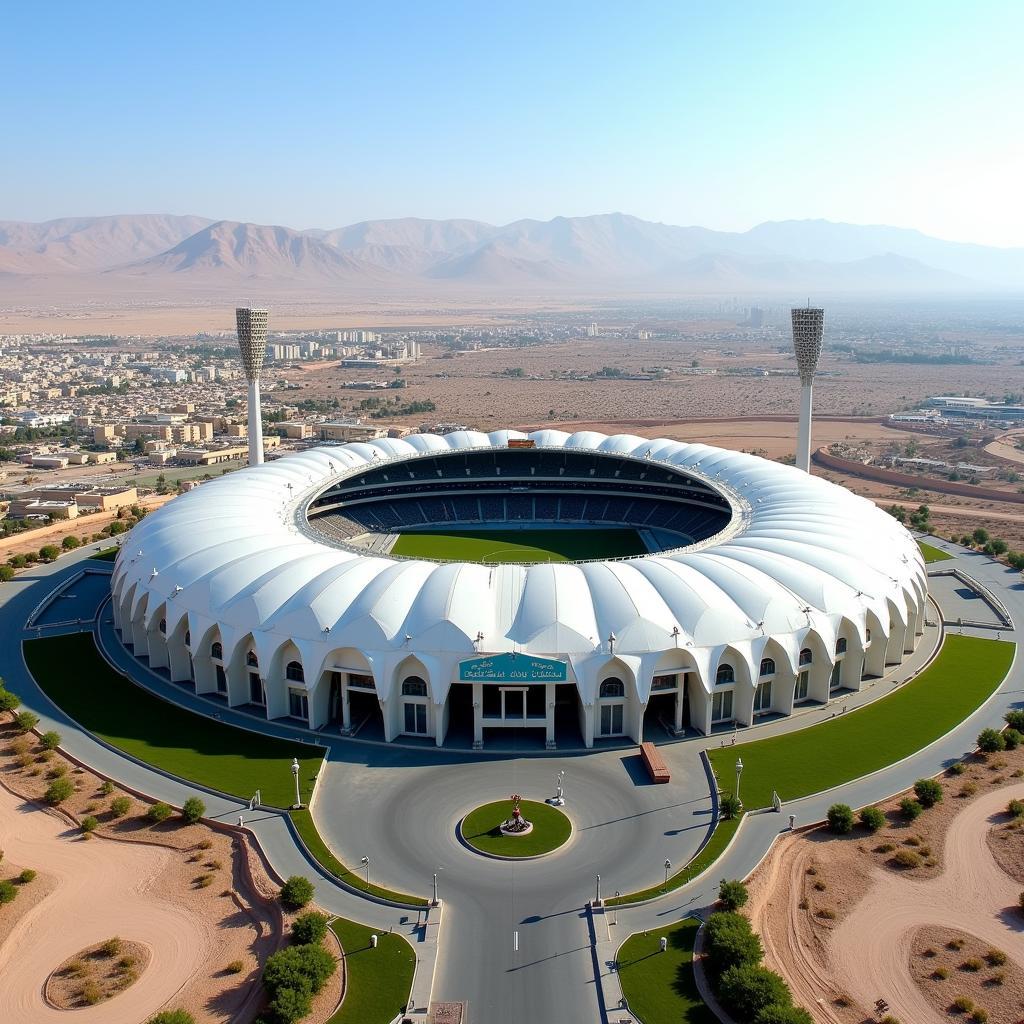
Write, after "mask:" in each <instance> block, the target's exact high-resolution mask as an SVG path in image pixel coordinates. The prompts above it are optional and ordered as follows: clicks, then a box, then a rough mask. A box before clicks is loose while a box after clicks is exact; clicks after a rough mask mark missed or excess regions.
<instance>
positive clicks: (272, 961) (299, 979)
mask: <svg viewBox="0 0 1024 1024" xmlns="http://www.w3.org/2000/svg"><path fill="white" fill-rule="evenodd" d="M337 966H338V965H337V964H336V963H335V960H334V957H333V956H331V954H330V953H328V952H327V950H326V949H324V948H323V946H316V945H308V946H289V947H287V948H286V949H281V950H278V951H277V952H276V953H273V954H272V955H271V956H269V957H268V958H267V963H266V966H265V967H264V968H263V987H264V988H265V989H266V990H267V995H268V996H270V999H271V1001H272V1002H274V1001H276V1000H277V999H278V997H279V996H280V995H281V994H282V993H283V992H285V991H288V990H291V991H297V992H299V993H301V994H304V995H306V996H307V998H308V997H309V996H310V995H316V993H317V992H319V991H320V989H321V988H323V986H324V982H326V981H327V979H328V978H329V977H330V976H331V975H332V974H333V973H334V972H335V970H336V969H337ZM308 1012H309V1011H308V1010H307V1011H306V1013H308Z"/></svg>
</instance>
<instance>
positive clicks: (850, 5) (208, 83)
mask: <svg viewBox="0 0 1024 1024" xmlns="http://www.w3.org/2000/svg"><path fill="white" fill-rule="evenodd" d="M2 26H3V27H2V32H3V36H4V40H5V44H4V47H3V52H4V56H3V67H2V72H0V74H2V76H3V78H2V83H3V84H2V86H0V140H2V144H0V218H13V219H28V220H42V219H46V218H51V217H58V216H67V215H72V214H101V213H139V212H170V213H196V214H202V215H205V216H209V217H224V218H229V219H235V220H251V221H258V222H261V223H280V224H287V225H289V226H292V227H297V228H304V227H313V226H318V227H335V226H338V225H341V224H346V223H349V222H352V221H356V220H363V219H369V218H376V217H399V216H420V217H471V218H478V219H481V220H487V221H491V222H499V223H500V222H506V221H509V220H514V219H517V218H519V217H536V218H542V219H546V218H549V217H552V216H555V215H558V214H566V215H578V214H588V213H604V212H609V211H612V210H621V211H624V212H627V213H632V214H636V215H637V216H640V217H644V218H648V219H651V220H661V221H667V222H671V223H676V224H702V225H705V226H708V227H714V228H722V229H739V230H742V229H745V228H748V227H750V226H752V225H753V224H756V223H758V222H760V221H763V220H777V219H785V218H791V217H795V218H800V217H826V218H829V219H831V220H847V221H854V222H859V223H888V224H897V225H903V226H909V227H917V228H920V229H921V230H923V231H926V232H928V233H930V234H935V235H938V236H941V237H946V238H954V239H963V240H969V241H978V242H986V243H990V244H996V245H1024V198H1022V194H1021V193H1022V184H1024V133H1022V117H1024V114H1022V110H1024V60H1022V59H1021V56H1020V46H1021V39H1022V38H1024V2H1021V0H1006V2H1002V3H996V2H984V0H980V2H979V0H972V2H970V3H964V2H962V0H955V2H954V0H928V2H917V0H895V2H894V0H882V2H876V0H857V2H846V0H829V2H826V3H822V2H820V0H818V2H815V3H803V2H796V0H794V2H787V0H758V2H743V0H734V2H720V0H706V2H702V3H697V2H694V0H674V2H673V0H666V2H665V3H660V4H654V3H642V2H637V0H629V2H622V0H615V2H614V3H604V2H602V0H589V2H581V3H576V2H571V0H570V2H566V0H546V2H543V3H532V2H523V0H517V2H516V3H514V4H513V3H503V4H494V3H486V2H482V0H476V2H467V3H458V2H454V0H453V2H436V3H421V2H413V0H409V2H403V3H394V2H392V3H387V2H380V0H378V2H377V3H374V4H367V3H356V2H341V0H337V2H334V3H318V2H312V0H305V2H297V0H296V2H291V3H288V2H286V0H278V2H276V3H263V2H259V0H250V2H247V3H244V4H243V3H235V2H233V0H231V2H229V0H204V2H202V3H195V2H190V0H175V2H174V3H159V4H147V3H139V2H138V0H133V2H131V3H117V2H112V0H103V2H100V3H83V2H81V0H71V2H61V0H50V2H48V3H19V4H15V3H8V4H5V5H4V9H3V15H2Z"/></svg>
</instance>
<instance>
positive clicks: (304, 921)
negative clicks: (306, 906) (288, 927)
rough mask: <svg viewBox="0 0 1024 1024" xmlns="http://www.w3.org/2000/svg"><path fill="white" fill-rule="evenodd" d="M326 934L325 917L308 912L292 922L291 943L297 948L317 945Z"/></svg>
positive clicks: (312, 911)
mask: <svg viewBox="0 0 1024 1024" xmlns="http://www.w3.org/2000/svg"><path fill="white" fill-rule="evenodd" d="M326 934H327V915H326V914H318V913H317V912H316V911H315V910H310V911H308V912H307V913H305V914H300V915H299V916H298V917H297V918H295V920H294V922H292V941H293V942H294V943H295V944H296V945H299V946H309V945H318V944H319V943H321V942H323V940H324V936H325V935H326Z"/></svg>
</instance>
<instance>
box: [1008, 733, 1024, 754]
mask: <svg viewBox="0 0 1024 1024" xmlns="http://www.w3.org/2000/svg"><path fill="white" fill-rule="evenodd" d="M1021 740H1024V735H1021V733H1020V732H1019V731H1018V730H1017V729H1006V730H1005V731H1004V732H1003V743H1005V744H1006V749H1007V750H1016V749H1017V748H1018V747H1019V746H1020V744H1021Z"/></svg>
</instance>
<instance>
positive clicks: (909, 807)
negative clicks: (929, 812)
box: [900, 796, 924, 821]
mask: <svg viewBox="0 0 1024 1024" xmlns="http://www.w3.org/2000/svg"><path fill="white" fill-rule="evenodd" d="M923 810H924V808H923V807H922V806H921V805H920V804H919V803H918V802H917V801H916V800H914V799H912V798H911V797H909V796H905V797H904V798H903V799H902V800H901V801H900V814H902V815H903V817H904V818H906V819H907V820H908V821H913V820H914V819H915V818H916V817H918V816H919V815H920V813H921V812H922V811H923Z"/></svg>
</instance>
